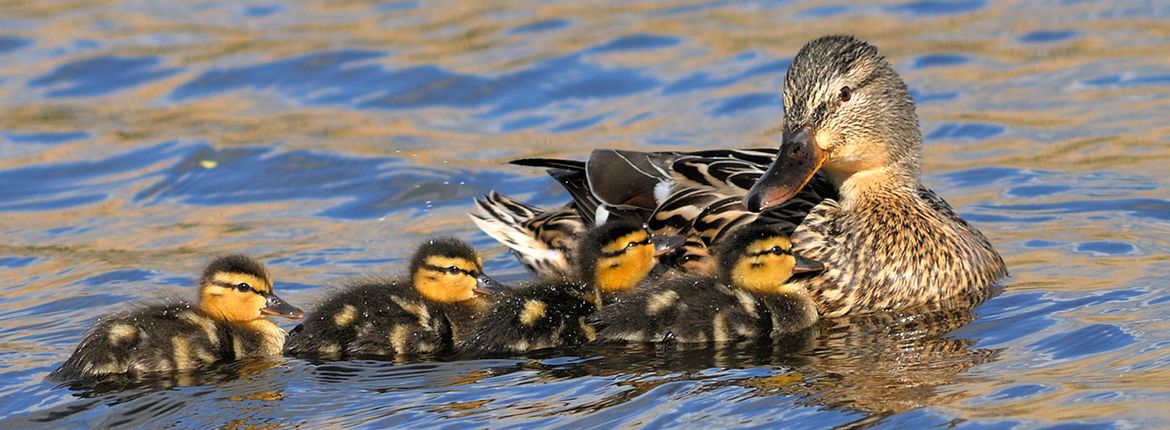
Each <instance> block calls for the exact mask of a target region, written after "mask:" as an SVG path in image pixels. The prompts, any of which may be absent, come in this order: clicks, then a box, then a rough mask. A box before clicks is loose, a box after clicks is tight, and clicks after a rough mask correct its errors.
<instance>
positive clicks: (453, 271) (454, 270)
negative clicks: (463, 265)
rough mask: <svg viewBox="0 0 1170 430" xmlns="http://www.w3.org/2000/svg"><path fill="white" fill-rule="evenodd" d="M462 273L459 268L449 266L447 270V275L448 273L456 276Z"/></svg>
mask: <svg viewBox="0 0 1170 430" xmlns="http://www.w3.org/2000/svg"><path fill="white" fill-rule="evenodd" d="M462 271H463V269H460V268H459V266H451V267H448V268H447V273H450V274H452V275H454V274H458V273H460V272H462Z"/></svg>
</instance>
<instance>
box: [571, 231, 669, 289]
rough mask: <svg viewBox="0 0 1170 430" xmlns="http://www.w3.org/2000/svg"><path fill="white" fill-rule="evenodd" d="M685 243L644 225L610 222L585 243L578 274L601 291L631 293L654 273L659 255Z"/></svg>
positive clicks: (582, 245)
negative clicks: (658, 234)
mask: <svg viewBox="0 0 1170 430" xmlns="http://www.w3.org/2000/svg"><path fill="white" fill-rule="evenodd" d="M683 242H684V238H683V237H682V236H653V235H651V234H650V230H647V229H646V227H645V226H643V225H641V224H636V223H630V222H612V223H606V224H603V225H601V226H599V227H597V228H595V229H593V231H591V232H590V233H589V234H588V235H587V236H586V237H585V239H584V240H582V241H581V244H580V245H579V247H580V248H579V250H578V252H577V255H579V256H581V259H580V260H579V262H578V266H579V267H578V273H580V274H581V277H582V278H584V280H585V281H587V282H591V283H592V284H593V285H594V286H596V287H597V289H598V290H600V291H601V292H604V293H620V292H624V291H629V290H632V289H633V288H634V287H636V286H637V285H638V283H639V282H641V281H642V279H644V278H645V277H646V275H649V274H650V270H652V269H654V264H655V263H656V262H657V260H658V257H659V256H662V255H665V254H667V253H669V252H671V251H673V250H675V249H677V248H678V247H679V246H682V245H683Z"/></svg>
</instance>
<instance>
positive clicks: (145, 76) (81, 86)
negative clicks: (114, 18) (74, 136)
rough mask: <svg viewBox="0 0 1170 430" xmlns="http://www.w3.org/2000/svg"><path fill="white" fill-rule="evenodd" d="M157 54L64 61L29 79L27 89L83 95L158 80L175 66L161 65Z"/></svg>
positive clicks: (53, 93)
mask: <svg viewBox="0 0 1170 430" xmlns="http://www.w3.org/2000/svg"><path fill="white" fill-rule="evenodd" d="M160 63H161V60H160V59H159V58H158V57H117V56H110V57H97V58H91V59H87V60H78V61H73V62H70V63H66V64H64V65H62V66H60V67H57V68H56V69H53V71H52V72H50V73H49V74H48V75H45V76H41V77H38V78H34V79H32V80H30V81H29V83H28V86H29V87H31V88H46V89H48V91H47V92H46V93H45V96H47V97H86V96H99V95H104V94H109V93H112V92H114V91H118V90H122V89H126V88H129V87H133V86H137V85H141V84H144V83H146V82H150V81H154V80H158V79H162V78H165V77H168V76H171V75H174V74H175V73H178V72H179V70H180V69H178V68H161V67H159V64H160Z"/></svg>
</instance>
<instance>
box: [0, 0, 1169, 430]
mask: <svg viewBox="0 0 1170 430" xmlns="http://www.w3.org/2000/svg"><path fill="white" fill-rule="evenodd" d="M1065 3H1066V4H1059V5H1056V4H1048V3H1043V2H1023V3H1012V4H1006V3H999V2H986V1H911V2H888V3H882V4H874V5H848V4H842V3H817V2H807V3H806V2H789V1H755V2H723V1H713V2H685V3H684V2H679V3H671V4H668V3H656V2H648V3H628V2H622V3H610V4H603V3H599V4H590V5H582V4H579V2H563V3H558V2H543V3H539V4H527V3H519V2H517V3H502V4H495V5H478V3H476V2H414V1H403V2H390V3H381V4H375V3H365V2H343V3H328V4H307V3H306V4H287V3H275V2H268V3H265V2H258V3H247V4H239V3H236V2H221V1H215V0H213V1H208V2H198V3H188V2H146V3H120V2H103V1H97V2H85V3H79V4H71V3H66V4H55V3H47V2H17V3H10V4H7V5H5V6H4V13H2V14H0V184H2V185H3V186H0V219H2V220H3V221H0V234H2V237H3V240H0V277H2V278H3V279H5V281H4V282H3V283H0V381H4V382H3V385H2V386H0V427H3V428H23V427H47V428H71V427H94V426H103V427H104V426H113V427H153V428H158V427H180V428H206V427H245V426H300V427H309V428H317V427H327V426H343V427H367V428H383V427H389V426H415V427H422V426H428V427H430V426H447V427H458V428H463V427H466V426H476V427H486V426H503V425H509V426H517V427H531V428H536V427H540V428H544V427H550V426H561V427H570V426H571V427H580V426H593V427H612V426H627V427H637V426H647V427H663V426H701V427H767V428H772V427H777V426H780V427H792V428H810V427H812V428H829V427H838V426H840V427H848V426H857V427H870V426H874V427H885V428H906V427H911V426H915V427H952V426H957V427H968V428H970V427H974V428H1003V427H1049V426H1054V427H1061V428H1121V427H1134V426H1136V427H1168V426H1170V413H1168V412H1166V411H1170V353H1168V351H1170V350H1168V349H1167V347H1170V334H1168V333H1170V330H1167V328H1170V327H1167V323H1166V322H1165V317H1164V315H1165V314H1164V312H1167V311H1168V310H1170V291H1168V290H1167V289H1166V287H1165V285H1166V283H1167V280H1168V279H1170V264H1167V263H1168V262H1170V258H1167V257H1166V255H1167V252H1168V250H1170V245H1168V242H1167V240H1166V238H1167V237H1170V235H1168V233H1170V198H1167V190H1168V189H1170V173H1168V171H1167V169H1166V168H1165V166H1166V163H1167V160H1168V159H1170V149H1168V148H1170V145H1168V143H1170V128H1167V126H1166V120H1165V118H1166V114H1167V112H1170V59H1168V58H1170V57H1167V56H1166V54H1165V53H1166V50H1167V47H1168V46H1170V36H1168V35H1167V34H1166V33H1165V32H1164V31H1162V30H1161V29H1162V28H1163V27H1164V25H1163V23H1164V22H1165V21H1166V20H1167V19H1170V8H1167V7H1166V5H1163V4H1160V3H1158V2H1136V3H1125V4H1123V5H1111V4H1104V3H1101V4H1098V3H1092V2H1089V3H1083V2H1065ZM832 32H846V33H852V34H856V35H858V36H859V37H862V38H865V39H867V40H870V41H871V42H873V43H875V44H877V45H878V46H879V47H880V48H881V49H882V52H883V53H884V54H885V55H886V56H887V57H888V58H889V59H890V60H891V61H892V62H893V63H894V64H895V67H896V68H897V69H898V70H899V71H900V72H901V73H902V76H903V78H905V80H906V81H907V83H908V85H909V86H910V88H911V91H912V94H913V95H914V97H915V100H916V101H917V102H918V104H919V115H920V116H921V123H922V128H923V135H924V136H926V140H927V145H926V153H925V154H924V158H923V165H924V170H925V181H926V182H927V184H928V185H929V186H931V187H932V188H934V189H935V190H936V191H937V192H939V194H941V195H942V196H944V197H945V198H947V199H948V200H949V201H950V202H951V203H952V204H953V205H954V206H955V207H956V208H957V209H958V210H959V211H960V212H961V213H962V214H963V215H964V216H965V217H966V218H967V219H968V220H970V221H971V222H973V223H974V224H976V225H977V226H978V227H979V228H980V229H981V230H982V231H983V232H984V233H985V234H986V235H987V236H988V237H989V238H990V239H991V240H992V242H994V243H995V244H996V247H997V249H998V250H999V251H1000V252H1001V253H1002V254H1003V255H1004V258H1005V259H1006V260H1007V262H1008V265H1009V267H1010V269H1011V271H1012V275H1013V279H1012V281H1011V283H1010V284H1009V285H1008V286H1007V288H1005V290H1004V291H1003V293H1002V294H1000V295H999V296H997V297H995V298H993V299H991V300H990V301H988V302H987V303H985V304H983V305H982V306H980V307H978V308H977V309H974V310H973V311H971V312H960V313H956V314H948V315H928V316H903V317H901V318H899V319H893V318H887V319H871V320H850V321H836V322H832V323H828V324H826V325H825V326H823V327H821V328H820V330H819V331H818V332H817V333H813V334H810V335H808V336H806V337H802V338H797V339H791V340H787V341H785V342H781V343H778V344H777V345H775V346H772V347H747V346H745V347H743V348H738V349H728V350H707V349H703V348H698V349H679V348H673V347H668V348H652V347H621V346H592V347H585V348H574V349H561V350H554V351H543V352H538V353H534V354H532V355H529V356H525V357H516V358H510V359H499V360H469V359H466V358H465V357H452V356H438V357H420V358H419V359H417V360H414V361H411V362H388V361H342V362H326V363H317V362H307V361H303V360H297V359H285V360H280V361H258V362H243V363H231V364H227V365H224V366H221V367H219V368H215V369H209V370H208V371H206V372H202V373H200V374H198V375H195V376H193V377H192V378H191V379H188V380H180V381H173V380H172V381H153V382H151V383H145V384H138V385H134V386H122V387H108V386H107V387H76V386H74V387H69V386H59V385H57V384H54V383H52V382H46V381H45V380H44V378H45V375H46V374H47V373H48V372H50V371H51V370H52V369H54V368H55V367H56V366H58V365H59V364H60V363H61V362H62V361H63V360H64V359H65V358H66V357H67V356H68V354H69V353H70V352H71V351H72V349H73V347H74V346H75V345H76V344H77V342H78V340H79V338H80V336H81V335H82V334H83V333H84V331H85V329H86V328H87V327H89V326H90V325H91V324H92V322H93V321H94V319H95V318H97V317H99V316H101V315H105V314H108V313H111V312H115V311H117V310H121V309H124V308H126V307H127V306H130V305H131V304H132V303H135V302H139V301H149V300H154V299H158V298H162V297H167V296H181V297H191V296H193V294H194V288H193V284H194V278H195V276H196V273H197V272H198V271H199V270H200V269H201V266H202V265H203V264H205V263H206V261H207V260H208V258H209V257H210V256H211V255H214V254H217V253H225V252H233V251H240V252H246V253H249V254H252V255H255V256H257V257H258V258H261V259H262V260H264V261H265V262H266V263H267V264H268V265H269V266H270V269H271V270H272V272H273V273H274V276H275V278H276V281H277V285H276V288H277V289H278V290H279V291H280V292H281V296H282V297H284V298H285V299H287V300H288V301H289V302H292V303H294V304H299V305H302V306H303V307H309V306H310V305H311V304H312V303H313V302H314V301H315V300H316V299H318V298H319V297H321V296H322V295H323V294H325V293H326V292H328V291H329V289H330V287H331V286H333V285H336V284H338V283H339V282H340V281H342V280H344V279H345V278H346V277H347V276H353V275H360V274H368V273H400V271H401V270H402V269H403V267H402V266H403V259H404V258H405V257H406V256H407V255H408V254H409V253H410V252H411V251H412V248H413V246H414V244H416V243H418V242H419V241H421V240H422V239H423V238H426V237H428V236H432V235H454V236H458V237H461V238H464V239H467V240H469V241H471V242H472V243H473V244H474V245H476V246H477V247H478V248H479V249H481V250H482V251H483V253H484V254H485V258H486V260H487V266H488V270H489V271H491V272H492V273H494V274H496V275H497V276H498V277H501V278H503V279H510V280H515V279H521V278H523V277H524V276H525V273H524V269H523V268H522V267H521V266H520V265H519V264H518V263H517V262H516V261H515V260H514V259H513V258H512V257H511V256H510V255H508V254H507V253H506V252H504V248H503V247H502V246H500V245H498V244H496V243H494V242H493V241H492V240H491V239H489V238H487V237H486V236H484V235H483V234H481V233H479V232H478V231H476V230H475V228H474V226H473V225H472V224H471V223H470V222H468V218H467V216H466V213H467V212H468V211H469V210H470V209H471V205H470V202H471V200H472V199H473V198H474V197H476V196H479V195H482V194H484V193H486V192H488V191H490V190H493V189H495V190H499V191H500V192H502V193H504V194H508V195H513V196H517V197H520V198H522V199H525V200H527V201H530V202H533V203H535V204H540V205H556V204H561V203H563V202H564V201H566V196H565V195H564V194H563V192H562V191H561V190H560V189H559V186H558V185H556V184H555V183H554V182H553V181H551V180H549V179H548V178H547V177H546V176H544V175H543V174H542V172H539V171H533V170H531V169H525V168H520V167H514V166H509V165H505V164H504V163H505V162H506V161H507V160H510V159H513V158H519V157H569V158H582V157H584V156H585V154H587V153H588V151H589V150H590V149H592V148H594V147H617V148H632V149H663V150H665V149H704V148H717V147H744V146H752V147H755V146H762V145H776V144H778V142H779V133H780V129H781V126H782V124H781V118H782V107H781V102H780V97H779V89H780V87H781V85H782V82H783V77H784V72H785V70H787V68H788V66H789V64H791V58H792V56H793V55H794V54H795V52H796V50H797V49H798V48H799V47H800V45H801V44H803V43H804V42H805V41H807V40H809V39H812V38H814V37H816V36H819V35H822V34H826V33H832Z"/></svg>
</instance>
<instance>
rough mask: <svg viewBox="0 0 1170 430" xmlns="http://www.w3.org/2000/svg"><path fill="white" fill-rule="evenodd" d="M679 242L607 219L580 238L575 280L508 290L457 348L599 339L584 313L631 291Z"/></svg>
mask: <svg viewBox="0 0 1170 430" xmlns="http://www.w3.org/2000/svg"><path fill="white" fill-rule="evenodd" d="M680 245H682V238H681V237H679V236H669V237H653V236H651V234H650V232H649V231H648V230H646V228H645V227H643V226H641V225H639V224H632V223H621V222H617V223H609V224H605V225H602V226H601V227H597V228H595V229H593V231H591V232H590V233H589V234H588V235H587V236H586V237H585V238H583V239H582V240H581V243H580V245H579V248H578V250H577V255H580V256H581V258H580V260H579V263H578V268H577V274H578V276H579V277H580V279H579V280H575V281H571V280H562V281H549V282H545V283H541V284H537V285H533V286H529V287H526V288H521V289H517V290H514V291H512V292H511V293H509V294H508V295H506V296H504V297H503V298H501V299H500V301H499V302H498V303H496V305H495V306H493V307H492V309H491V310H490V311H488V312H487V314H485V315H484V317H483V320H482V321H481V323H480V324H479V328H478V330H476V332H475V334H474V335H473V336H470V337H468V338H467V339H466V341H465V342H463V343H461V344H460V345H459V349H460V350H462V351H465V352H470V353H474V354H488V353H523V352H526V351H530V350H535V349H542V348H550V347H554V346H561V345H576V344H581V343H585V342H591V341H593V340H595V339H596V338H597V334H596V330H594V329H593V327H592V326H590V325H589V324H588V323H586V318H588V317H589V315H591V314H593V313H594V312H595V311H596V310H597V309H599V308H601V307H602V305H603V303H611V302H614V301H617V300H618V299H619V298H620V297H621V296H624V295H628V294H630V293H631V292H632V291H634V290H635V289H636V288H637V287H638V285H639V284H641V283H642V282H643V280H644V279H645V278H646V277H647V275H649V274H650V271H651V270H652V269H653V268H654V265H655V263H656V261H657V257H658V256H660V255H662V254H664V253H666V252H669V251H671V250H673V249H675V248H677V247H678V246H680Z"/></svg>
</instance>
